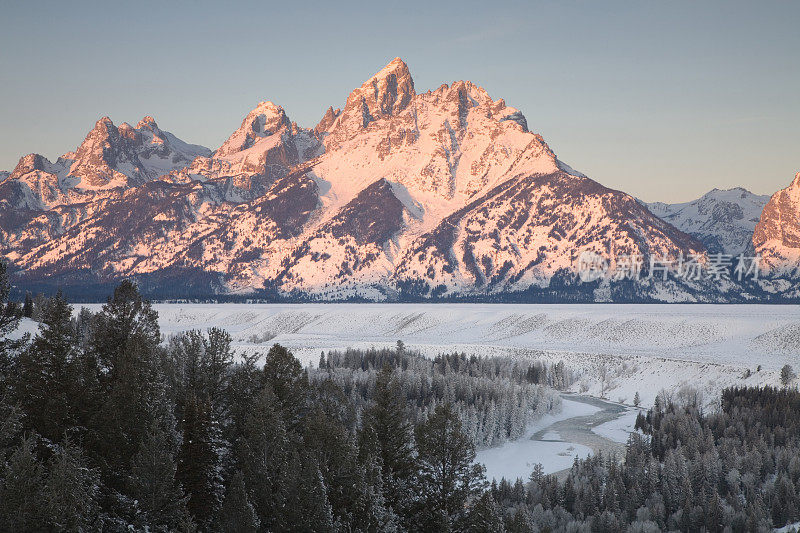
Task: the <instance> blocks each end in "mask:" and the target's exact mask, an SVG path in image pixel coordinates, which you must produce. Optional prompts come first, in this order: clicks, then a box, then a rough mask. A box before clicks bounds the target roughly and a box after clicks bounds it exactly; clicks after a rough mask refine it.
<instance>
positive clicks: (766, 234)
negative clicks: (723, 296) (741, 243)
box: [753, 172, 800, 277]
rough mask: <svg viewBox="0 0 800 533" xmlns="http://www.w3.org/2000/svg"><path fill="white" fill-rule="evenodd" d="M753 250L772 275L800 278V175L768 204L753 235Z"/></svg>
mask: <svg viewBox="0 0 800 533" xmlns="http://www.w3.org/2000/svg"><path fill="white" fill-rule="evenodd" d="M753 247H754V248H755V251H756V253H758V254H760V255H761V264H762V268H763V269H764V270H765V271H767V272H768V273H769V274H772V275H789V276H792V277H798V276H800V172H798V173H797V174H796V175H795V177H794V180H793V181H792V183H791V185H789V186H788V187H786V188H785V189H782V190H780V191H778V192H776V193H775V194H773V195H772V198H770V199H769V202H767V205H766V206H765V207H764V210H763V212H762V213H761V219H760V220H759V222H758V225H757V226H756V228H755V232H754V233H753Z"/></svg>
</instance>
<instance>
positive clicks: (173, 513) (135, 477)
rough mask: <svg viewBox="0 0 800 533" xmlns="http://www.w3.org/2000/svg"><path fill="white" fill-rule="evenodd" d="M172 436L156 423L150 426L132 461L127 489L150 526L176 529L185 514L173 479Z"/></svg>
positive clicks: (184, 506) (182, 501)
mask: <svg viewBox="0 0 800 533" xmlns="http://www.w3.org/2000/svg"><path fill="white" fill-rule="evenodd" d="M171 440H172V439H170V438H169V436H168V435H167V434H166V433H165V432H164V430H163V429H161V428H159V427H158V426H157V425H154V426H152V427H151V429H150V431H149V432H148V434H147V435H146V437H145V439H144V440H143V441H142V443H141V444H140V446H139V451H138V452H137V453H136V455H134V457H133V460H132V461H131V467H130V478H129V481H128V490H129V492H130V494H131V496H132V497H133V498H134V499H135V500H136V501H137V502H138V505H139V509H141V511H142V512H143V514H144V516H142V517H140V519H141V520H142V521H143V522H144V524H147V525H149V526H152V527H161V528H166V529H177V528H179V526H180V525H181V524H182V523H184V521H185V517H186V515H187V514H188V511H187V509H186V500H187V499H186V497H184V495H183V491H182V490H181V487H180V485H179V484H178V482H177V481H176V479H175V473H176V470H177V467H176V464H175V458H174V454H173V452H172V449H173V444H172V442H171Z"/></svg>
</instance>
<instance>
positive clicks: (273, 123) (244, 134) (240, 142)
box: [214, 102, 292, 157]
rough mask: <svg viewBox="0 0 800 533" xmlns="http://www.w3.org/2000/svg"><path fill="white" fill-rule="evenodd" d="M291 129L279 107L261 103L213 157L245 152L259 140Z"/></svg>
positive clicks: (269, 103)
mask: <svg viewBox="0 0 800 533" xmlns="http://www.w3.org/2000/svg"><path fill="white" fill-rule="evenodd" d="M291 127H292V123H291V121H290V120H289V118H288V117H287V116H286V113H285V112H284V110H283V108H282V107H281V106H279V105H276V104H273V103H272V102H261V103H259V104H258V105H257V106H256V107H255V109H253V110H252V111H250V112H249V113H248V114H247V116H246V117H244V120H243V121H242V125H241V126H239V129H237V130H236V131H234V132H233V133H232V134H231V136H230V137H228V139H227V140H226V141H225V142H224V143H222V146H220V147H219V149H218V150H217V151H216V152H214V157H228V156H231V155H232V154H235V153H237V152H241V151H242V150H247V149H249V148H251V147H252V146H253V145H254V144H256V142H259V141H260V140H261V139H265V138H269V137H272V136H274V135H280V134H281V133H283V132H285V131H288V130H290V129H291Z"/></svg>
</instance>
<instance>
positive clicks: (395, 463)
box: [361, 365, 417, 518]
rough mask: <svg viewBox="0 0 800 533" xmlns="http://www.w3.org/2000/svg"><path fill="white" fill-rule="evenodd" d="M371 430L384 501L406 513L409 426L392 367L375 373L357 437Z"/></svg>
mask: <svg viewBox="0 0 800 533" xmlns="http://www.w3.org/2000/svg"><path fill="white" fill-rule="evenodd" d="M367 433H371V434H372V436H374V439H371V440H370V442H371V443H373V444H374V446H375V447H376V452H377V454H378V456H379V458H380V464H381V469H382V481H383V493H384V497H385V499H386V503H387V505H389V507H391V508H392V509H393V510H394V512H395V513H396V514H398V515H399V516H401V517H403V518H407V517H408V512H409V505H410V503H411V501H412V494H413V491H414V486H413V480H414V475H415V473H416V468H417V465H416V463H415V454H416V452H415V450H414V436H413V426H412V424H411V421H410V420H409V415H408V412H407V409H406V407H405V399H404V398H403V396H402V394H401V392H400V389H399V385H398V383H397V382H396V381H395V380H393V379H392V369H391V368H390V367H389V366H388V365H387V366H384V367H383V369H382V370H381V372H380V373H379V374H378V378H377V381H376V383H375V392H374V395H373V398H372V403H371V404H370V406H369V407H368V408H367V409H366V410H365V411H364V415H363V421H362V429H361V435H362V437H361V440H362V445H363V443H366V442H367V440H366V439H365V435H366V434H367Z"/></svg>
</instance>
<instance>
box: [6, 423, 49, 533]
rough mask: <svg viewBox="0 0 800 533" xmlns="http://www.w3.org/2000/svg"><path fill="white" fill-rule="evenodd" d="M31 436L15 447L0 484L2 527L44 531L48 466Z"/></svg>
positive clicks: (7, 529) (8, 529) (9, 529)
mask: <svg viewBox="0 0 800 533" xmlns="http://www.w3.org/2000/svg"><path fill="white" fill-rule="evenodd" d="M34 445H35V438H34V437H28V438H26V439H25V440H23V441H22V443H21V444H20V445H19V446H18V447H17V448H16V449H15V450H14V452H13V453H12V454H11V457H10V458H9V460H8V463H6V465H5V468H4V469H3V477H2V486H0V531H19V532H26V531H41V526H42V521H43V519H44V518H45V517H44V516H42V505H41V502H42V486H43V485H44V467H43V466H42V464H41V462H40V461H39V459H38V458H37V457H36V454H35V452H34Z"/></svg>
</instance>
